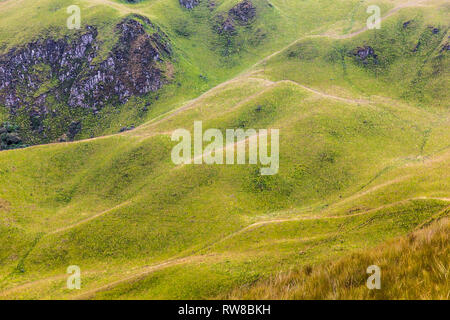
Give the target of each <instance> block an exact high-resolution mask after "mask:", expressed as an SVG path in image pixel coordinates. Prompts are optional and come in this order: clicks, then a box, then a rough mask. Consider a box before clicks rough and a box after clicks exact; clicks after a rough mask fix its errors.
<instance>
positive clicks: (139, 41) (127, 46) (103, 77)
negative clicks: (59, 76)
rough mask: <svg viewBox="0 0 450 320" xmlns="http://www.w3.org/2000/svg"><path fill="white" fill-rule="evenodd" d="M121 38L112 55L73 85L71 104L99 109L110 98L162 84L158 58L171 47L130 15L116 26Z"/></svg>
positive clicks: (120, 99)
mask: <svg viewBox="0 0 450 320" xmlns="http://www.w3.org/2000/svg"><path fill="white" fill-rule="evenodd" d="M117 30H118V31H119V32H120V38H119V41H118V43H117V45H116V46H115V47H114V48H113V50H112V52H111V54H110V56H109V57H108V58H107V59H106V60H105V61H103V62H101V63H100V64H99V65H98V66H97V65H94V66H89V69H88V71H87V72H85V73H87V74H86V75H85V76H84V77H83V78H81V79H79V80H78V81H76V83H74V85H72V87H71V89H70V96H69V105H70V106H74V107H75V106H81V107H83V108H93V110H94V111H96V110H97V109H98V108H100V107H101V106H103V105H104V104H105V103H106V102H108V101H110V100H111V99H117V100H118V102H119V103H125V102H126V101H127V100H128V99H129V98H130V97H131V96H141V95H144V94H146V93H148V92H150V91H156V90H158V89H160V88H161V87H162V85H163V82H164V80H163V77H162V76H163V75H162V71H161V68H159V66H158V62H160V61H161V58H162V56H163V55H170V48H169V47H168V46H167V44H165V43H164V42H163V41H162V40H163V39H162V37H161V36H160V35H159V34H158V33H155V34H153V35H149V34H147V33H146V32H145V29H144V28H143V26H142V24H141V23H140V22H138V21H136V20H133V19H129V20H126V21H124V22H122V23H120V24H119V25H118V26H117Z"/></svg>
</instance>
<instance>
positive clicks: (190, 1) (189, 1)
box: [179, 0, 200, 9]
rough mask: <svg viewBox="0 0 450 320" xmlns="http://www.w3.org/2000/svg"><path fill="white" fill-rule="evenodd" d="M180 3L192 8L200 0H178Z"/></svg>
mask: <svg viewBox="0 0 450 320" xmlns="http://www.w3.org/2000/svg"><path fill="white" fill-rule="evenodd" d="M179 1H180V5H181V6H182V7H184V8H186V9H194V8H195V7H196V6H198V4H199V3H200V0H179Z"/></svg>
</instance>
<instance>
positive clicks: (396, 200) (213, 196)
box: [0, 0, 450, 299]
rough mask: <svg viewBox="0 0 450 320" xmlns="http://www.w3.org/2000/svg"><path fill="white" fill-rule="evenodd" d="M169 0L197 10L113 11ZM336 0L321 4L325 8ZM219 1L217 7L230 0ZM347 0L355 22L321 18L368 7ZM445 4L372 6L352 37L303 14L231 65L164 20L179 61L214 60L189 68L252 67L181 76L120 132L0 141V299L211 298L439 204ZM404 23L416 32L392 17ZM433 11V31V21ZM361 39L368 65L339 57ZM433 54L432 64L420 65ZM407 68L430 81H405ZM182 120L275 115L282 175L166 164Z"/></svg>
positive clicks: (222, 123)
mask: <svg viewBox="0 0 450 320" xmlns="http://www.w3.org/2000/svg"><path fill="white" fill-rule="evenodd" d="M92 2H95V1H92ZM166 2H167V3H170V5H173V6H174V8H173V11H170V12H173V14H174V15H176V14H180V15H186V17H191V16H188V15H193V16H194V17H195V14H196V13H197V14H201V13H202V12H203V11H202V10H206V8H202V7H199V8H198V9H194V10H193V11H187V10H182V9H180V8H176V9H175V5H177V6H178V1H144V2H142V3H140V4H137V5H135V6H123V4H122V3H120V4H119V3H116V4H114V5H111V8H121V9H123V8H132V9H133V10H140V11H144V10H148V12H149V13H151V12H154V13H153V14H154V17H153V16H151V17H150V18H153V20H155V21H158V19H161V20H160V21H159V22H158V23H159V24H161V25H163V21H164V19H169V18H168V17H170V16H171V15H169V14H164V15H161V16H160V17H159V15H156V13H159V12H164V11H163V9H164V8H166V7H164V6H162V3H166ZM255 2H256V3H257V4H259V2H258V1H255ZM262 2H263V1H261V3H262ZM102 3H103V4H106V2H104V1H103V2H102ZM271 3H272V4H273V7H274V8H275V9H277V10H285V11H284V12H286V14H287V13H289V15H288V16H289V17H291V18H292V17H293V16H295V15H296V14H298V16H299V17H302V11H299V7H296V6H297V5H298V6H300V5H301V3H303V5H304V6H309V8H311V10H312V8H313V6H314V5H315V4H314V3H316V1H314V2H313V1H302V2H292V4H291V2H286V1H275V0H274V1H271ZM298 3H300V4H298ZM334 3H335V2H334V1H329V2H327V4H328V7H327V6H323V7H320V8H322V9H323V10H319V11H320V12H321V13H322V14H324V16H327V17H329V15H330V14H331V13H330V12H331V11H332V10H331V8H332V7H333V6H334V5H335V4H334ZM108 5H110V4H108ZM222 5H223V6H224V7H223V8H224V10H225V12H226V11H227V10H228V9H229V8H230V7H231V6H232V4H231V2H229V3H228V2H226V1H224V2H223V4H222ZM388 7H389V6H388V5H386V6H384V7H383V8H388ZM158 8H159V9H158ZM167 8H168V9H167V10H169V8H171V7H170V6H168V7H167ZM221 8H222V6H219V7H218V8H217V10H219V9H221ZM317 8H319V7H317ZM324 8H325V9H324ZM326 8H330V11H329V12H328V11H327V10H326ZM351 8H352V10H351V12H352V17H354V20H355V21H354V22H352V24H351V25H348V17H347V15H348V12H349V10H347V11H346V12H342V15H343V17H344V18H342V19H341V20H339V19H338V20H337V21H336V26H335V28H333V29H332V30H333V31H335V30H339V27H341V29H342V31H343V32H353V31H357V30H358V29H357V27H358V26H360V27H361V23H360V22H358V21H360V20H361V19H363V18H362V17H363V16H364V14H362V13H364V7H361V6H360V5H359V4H358V5H354V6H351ZM288 9H291V10H288ZM442 9H445V6H442V5H441V4H440V2H439V1H437V2H434V1H431V5H430V7H427V8H410V9H403V10H401V11H397V12H396V14H394V15H392V16H390V17H389V19H386V20H384V22H383V23H384V25H385V27H386V28H389V29H388V30H389V32H388V31H386V33H384V32H385V31H384V30H383V29H381V30H378V31H373V30H372V31H365V32H361V33H358V32H355V34H354V35H353V36H352V37H349V38H348V39H339V37H337V36H330V32H329V31H328V29H327V28H325V27H323V30H320V33H326V34H327V36H320V37H314V38H308V39H303V36H305V33H307V30H305V29H302V28H301V27H299V29H296V30H297V31H296V32H298V33H299V35H298V37H299V38H301V37H302V39H301V40H299V41H297V42H295V43H294V44H292V45H291V46H288V47H287V48H285V49H284V50H281V51H279V52H276V54H273V55H271V56H270V57H268V58H266V59H260V57H263V56H264V55H269V54H272V53H274V52H275V51H276V50H272V51H270V48H271V45H269V43H267V44H266V46H267V47H265V49H264V50H262V51H261V53H260V56H252V55H248V56H246V54H244V53H242V54H241V56H240V57H241V58H242V60H240V59H238V60H239V61H242V65H240V66H236V67H233V68H227V67H223V66H222V67H220V66H219V65H215V66H214V65H210V64H208V63H206V64H203V63H204V61H208V62H210V61H212V60H208V58H207V57H206V56H202V55H201V54H205V55H207V54H213V55H216V53H214V50H212V51H205V50H201V49H195V50H187V46H188V44H190V45H192V43H197V46H201V45H205V41H197V42H196V41H193V42H192V41H191V40H193V39H191V40H189V39H184V37H185V36H184V35H178V36H176V35H175V33H173V34H171V33H170V31H168V29H166V30H165V31H166V32H167V33H168V34H169V37H171V40H172V41H173V43H174V44H175V47H177V46H179V48H178V49H175V50H180V48H185V49H186V52H189V53H186V57H187V56H189V61H193V62H196V63H197V64H196V65H197V66H200V65H201V66H203V65H204V68H209V67H211V70H210V71H208V72H205V70H203V71H202V74H206V75H208V76H209V77H212V76H211V75H212V74H214V73H215V74H216V76H215V77H216V81H217V82H222V81H223V80H225V79H227V78H228V77H231V76H232V75H233V74H237V73H239V72H241V71H243V70H244V69H245V68H248V70H246V71H245V72H241V73H240V75H239V76H237V77H235V78H232V79H231V80H228V81H225V82H222V83H221V84H220V85H218V86H216V87H214V88H212V89H211V90H209V91H206V92H205V93H203V94H201V95H199V93H200V92H202V91H205V90H206V89H207V88H208V87H209V86H210V85H212V83H214V82H211V83H209V84H208V85H205V86H196V85H193V87H195V88H196V89H195V90H192V91H190V90H188V89H186V87H184V88H185V91H183V90H182V88H183V86H181V88H180V89H179V90H180V91H178V92H184V93H183V94H185V95H184V96H182V95H181V94H180V95H179V96H176V94H175V93H173V92H171V93H169V92H167V94H168V98H167V99H168V100H163V101H165V103H163V102H158V103H161V104H158V103H157V104H155V109H154V110H153V111H151V112H150V114H151V115H150V114H149V118H148V119H147V120H148V121H147V122H146V123H145V124H143V125H142V126H140V127H138V128H137V129H136V130H134V131H130V132H125V133H122V134H119V135H114V136H105V137H101V138H95V139H91V140H86V141H79V142H74V143H61V144H50V145H45V146H35V147H31V148H27V149H23V150H12V151H5V152H1V153H0V212H1V214H2V215H1V218H0V219H1V220H0V241H1V243H2V246H1V247H0V262H1V263H0V275H1V278H0V298H4V299H5V298H34V299H38V298H108V299H115V298H138V299H143V298H148V299H154V298H213V297H217V296H224V295H226V294H228V293H229V292H231V291H233V289H234V288H236V287H241V286H243V285H249V284H251V283H253V282H255V281H257V280H259V279H261V278H269V277H270V276H272V275H274V274H277V273H278V272H284V271H287V270H290V269H291V268H293V267H300V266H306V265H316V264H319V263H321V262H322V261H325V260H328V259H330V258H338V257H341V256H343V255H346V254H347V253H348V252H351V251H353V250H361V249H366V248H371V247H373V246H375V245H378V244H379V243H381V242H384V241H386V240H389V239H390V238H393V237H397V236H402V235H405V234H407V233H409V232H410V231H411V230H414V229H416V228H420V227H421V226H422V224H423V223H424V222H426V221H429V220H430V219H431V220H432V219H434V218H435V217H436V216H441V215H442V214H444V215H445V214H447V212H448V211H446V210H447V209H446V208H448V205H449V200H450V199H449V198H450V193H449V190H450V185H449V181H450V177H449V173H450V170H448V168H449V161H450V159H449V155H450V154H449V151H448V147H449V145H448V141H449V138H450V131H449V130H448V128H449V118H448V105H446V104H445V102H446V97H447V95H448V93H447V91H448V90H445V89H446V88H447V89H448V84H446V83H447V81H448V76H447V75H446V74H445V72H444V71H445V66H446V65H448V53H447V52H446V51H440V50H438V48H439V46H440V45H441V43H442V44H444V43H445V41H446V39H447V34H446V32H447V31H446V30H447V29H446V26H445V23H444V22H443V21H444V19H443V18H442V16H444V15H445V14H448V10H447V11H446V10H442ZM123 10H125V9H123ZM153 10H155V11H153ZM157 10H162V11H157ZM195 10H197V11H195ZM208 10H209V9H208ZM264 10H269V9H264ZM305 10H306V9H305ZM167 12H169V11H167ZM167 12H166V13H167ZM205 12H206V11H205ZM337 12H341V11H340V10H337ZM158 17H159V18H158ZM163 17H164V18H163ZM281 17H284V15H281ZM261 18H262V19H265V16H263V17H261ZM280 19H281V18H280ZM292 19H293V18H292ZM305 19H307V18H305ZM328 19H333V18H331V17H329V18H328ZM199 21H204V19H200V18H199ZM262 21H264V20H262ZM270 21H271V22H273V20H270ZM281 21H284V22H283V23H287V22H286V21H288V20H284V19H281ZM326 21H328V20H326ZM363 21H365V20H364V19H363ZM406 21H413V22H412V23H411V24H410V25H411V28H413V27H414V29H412V30H411V31H409V30H404V28H403V23H404V22H406ZM437 21H441V23H440V24H439V30H440V31H439V33H438V35H436V34H434V33H433V32H431V31H430V28H429V26H433V27H437V25H436V24H437V23H436V22H437ZM167 25H170V24H169V23H168V24H167ZM362 25H363V24H362ZM200 27H201V24H200V23H198V24H193V28H200ZM290 27H291V28H293V25H290ZM408 27H409V25H408ZM205 30H208V31H207V32H211V31H210V30H211V29H210V27H209V26H208V28H206V27H205ZM289 30H290V31H289V32H292V33H294V31H292V30H291V29H289ZM205 32H206V31H205ZM428 32H431V34H429V33H428ZM199 34H200V33H194V34H193V35H192V37H197V36H199ZM242 34H245V33H242ZM242 34H241V35H242ZM210 36H211V34H209V35H205V38H204V39H208V40H209V39H211V38H210ZM422 37H426V38H427V39H428V40H426V41H425V40H423V41H422V42H421V43H422V45H421V50H423V51H420V52H417V55H414V54H413V53H408V54H404V55H402V52H403V51H402V50H403V49H402V50H400V49H399V50H398V51H395V50H393V49H392V48H403V46H405V43H416V41H419V39H422ZM292 38H293V39H292V41H294V39H295V37H294V35H292ZM273 39H276V40H274V43H273V44H272V45H273V47H272V49H273V48H275V47H277V46H278V45H279V47H280V48H281V47H282V45H283V43H281V42H283V41H285V40H283V41H282V40H280V38H278V37H276V34H275V33H274V34H273ZM386 39H387V40H386ZM439 40H440V41H439ZM292 41H291V42H292ZM386 41H387V42H391V43H392V46H388V45H386ZM364 45H366V46H370V47H372V48H373V49H374V51H375V54H377V59H378V63H376V64H375V62H374V61H373V59H372V58H373V57H370V61H368V62H367V63H366V61H361V60H358V58H356V57H355V56H354V55H352V52H353V51H354V49H355V48H357V47H361V46H364ZM275 49H277V50H278V48H275ZM413 49H414V48H413ZM404 50H405V52H406V49H404ZM180 52H181V51H180ZM403 53H404V52H403ZM217 55H218V57H219V54H218V53H217ZM186 59H187V58H186ZM246 59H247V60H246ZM225 60H226V59H225ZM225 60H222V61H225ZM179 61H182V59H180V60H179ZM185 61H187V60H185ZM258 61H259V62H258ZM417 61H422V62H423V63H420V64H419V63H417ZM179 63H181V62H179ZM211 63H212V62H211ZM227 63H229V62H227ZM187 65H189V63H186V65H184V66H187ZM193 65H194V64H191V67H192V68H194V67H193ZM251 65H254V66H253V67H250V66H251ZM179 67H180V68H181V65H180V66H179ZM195 68H197V67H195ZM433 68H435V70H437V71H438V72H434V73H432V75H433V76H432V77H431V76H429V74H428V73H427V72H428V70H433ZM443 68H444V69H443ZM183 70H192V69H189V68H186V69H183ZM197 70H198V69H197ZM216 70H217V71H216ZM404 70H407V71H408V72H407V74H406V76H403V75H405V72H404ZM185 72H186V73H189V72H190V71H185ZM219 73H221V74H219ZM192 74H194V73H192ZM418 74H422V75H425V76H426V77H428V78H426V79H428V80H427V81H426V82H425V81H423V82H421V81H415V80H416V79H418V76H417V75H418ZM389 79H396V81H392V80H389ZM196 81H204V80H203V79H201V80H196ZM430 82H433V83H435V84H436V86H438V88H441V89H442V90H437V89H435V86H430V85H429V84H430ZM394 87H395V88H397V89H395V88H394ZM196 90H197V91H196ZM435 90H437V93H436V92H435ZM195 94H197V95H198V97H197V98H195V99H193V100H190V101H185V100H186V99H187V98H188V96H189V95H192V96H195ZM169 96H170V97H169ZM159 101H161V99H160V100H159ZM172 109H173V110H172ZM194 120H202V121H203V126H204V129H207V128H219V129H221V130H225V129H227V128H255V129H258V128H274V129H280V171H279V174H278V175H275V176H265V177H263V176H261V175H260V174H259V170H258V169H259V168H258V167H256V166H249V165H239V166H225V165H224V166H220V165H212V166H208V165H195V166H194V165H185V166H175V165H174V164H173V163H172V162H171V159H170V154H171V149H172V146H173V145H174V143H173V142H171V140H170V134H171V132H172V131H173V130H175V129H178V128H187V129H192V126H193V122H194ZM69 265H78V266H80V267H81V270H82V289H81V291H70V290H68V289H66V287H65V283H66V279H67V278H66V277H67V275H66V273H65V272H66V269H67V267H68V266H69ZM363 271H365V270H363ZM392 297H394V295H393V296H392ZM402 297H403V296H397V297H396V298H402Z"/></svg>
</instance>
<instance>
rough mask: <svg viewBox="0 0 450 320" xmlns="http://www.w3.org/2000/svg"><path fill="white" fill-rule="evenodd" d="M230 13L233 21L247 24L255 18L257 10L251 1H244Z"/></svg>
mask: <svg viewBox="0 0 450 320" xmlns="http://www.w3.org/2000/svg"><path fill="white" fill-rule="evenodd" d="M228 13H229V15H230V17H232V18H233V20H235V21H237V22H239V23H241V24H247V23H249V22H250V21H251V20H253V18H255V16H256V8H255V6H254V5H253V3H252V2H251V1H250V0H244V1H242V2H240V3H238V4H237V5H235V6H234V7H233V8H231V9H230V11H229V12H228Z"/></svg>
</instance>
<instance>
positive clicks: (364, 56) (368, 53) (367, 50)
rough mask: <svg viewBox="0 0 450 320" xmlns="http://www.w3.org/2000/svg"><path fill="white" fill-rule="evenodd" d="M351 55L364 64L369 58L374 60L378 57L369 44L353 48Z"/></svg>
mask: <svg viewBox="0 0 450 320" xmlns="http://www.w3.org/2000/svg"><path fill="white" fill-rule="evenodd" d="M352 55H353V56H355V57H356V58H357V59H358V60H359V61H362V62H363V63H364V64H366V63H367V62H368V61H369V59H370V58H372V59H373V60H374V61H375V62H376V61H377V57H378V56H377V55H376V54H375V50H374V49H373V48H372V47H371V46H364V47H358V48H356V49H354V50H353V52H352Z"/></svg>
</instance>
